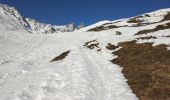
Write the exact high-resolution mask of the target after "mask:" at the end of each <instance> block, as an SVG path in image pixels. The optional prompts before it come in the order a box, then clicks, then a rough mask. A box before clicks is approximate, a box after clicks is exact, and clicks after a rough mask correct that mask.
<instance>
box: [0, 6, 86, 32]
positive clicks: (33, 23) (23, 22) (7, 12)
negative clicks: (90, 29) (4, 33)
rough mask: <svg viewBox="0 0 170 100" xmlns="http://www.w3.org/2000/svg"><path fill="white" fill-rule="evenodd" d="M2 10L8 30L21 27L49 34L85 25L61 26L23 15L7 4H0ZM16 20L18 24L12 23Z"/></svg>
mask: <svg viewBox="0 0 170 100" xmlns="http://www.w3.org/2000/svg"><path fill="white" fill-rule="evenodd" d="M0 10H1V11H0V13H1V14H0V17H1V22H3V23H6V26H7V28H6V30H18V29H21V30H26V31H28V32H31V33H44V34H49V33H58V32H72V31H74V30H77V29H80V28H83V27H84V26H82V24H80V25H81V27H80V25H78V26H76V25H75V24H74V23H71V24H68V25H60V26H58V25H51V24H46V23H41V22H39V21H37V20H35V19H32V18H25V17H23V16H22V15H21V14H20V13H19V11H18V10H17V9H16V8H15V7H12V6H8V5H5V4H0ZM2 18H3V19H2ZM14 22H15V24H16V23H17V25H15V24H11V23H14ZM10 24H11V25H10ZM19 24H20V25H19ZM2 27H4V26H1V27H0V28H1V29H3V28H2Z"/></svg>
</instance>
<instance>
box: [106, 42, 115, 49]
mask: <svg viewBox="0 0 170 100" xmlns="http://www.w3.org/2000/svg"><path fill="white" fill-rule="evenodd" d="M106 48H107V49H108V50H115V49H116V48H118V46H115V45H112V44H111V43H108V44H107V46H106Z"/></svg>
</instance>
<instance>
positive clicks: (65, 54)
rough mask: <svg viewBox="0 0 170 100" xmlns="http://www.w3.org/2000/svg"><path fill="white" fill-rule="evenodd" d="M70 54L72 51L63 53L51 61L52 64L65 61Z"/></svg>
mask: <svg viewBox="0 0 170 100" xmlns="http://www.w3.org/2000/svg"><path fill="white" fill-rule="evenodd" d="M69 53H70V51H66V52H63V53H62V54H60V55H59V56H57V57H55V58H54V59H53V60H51V62H54V61H59V60H63V59H64V58H65V57H66V56H67V55H68V54H69Z"/></svg>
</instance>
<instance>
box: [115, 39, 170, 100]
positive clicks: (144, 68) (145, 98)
mask: <svg viewBox="0 0 170 100" xmlns="http://www.w3.org/2000/svg"><path fill="white" fill-rule="evenodd" d="M119 46H121V47H122V48H121V49H120V50H118V51H116V52H114V54H116V55H118V58H116V59H113V60H112V62H113V63H114V64H118V65H120V66H121V67H123V73H124V75H125V77H126V79H128V84H129V85H130V87H131V88H132V90H133V91H134V93H135V94H136V95H137V96H138V97H139V98H140V100H170V51H168V50H167V48H166V47H167V46H166V45H163V44H162V45H158V46H155V47H153V46H152V44H151V43H144V44H137V43H136V42H135V41H132V42H124V43H120V44H119Z"/></svg>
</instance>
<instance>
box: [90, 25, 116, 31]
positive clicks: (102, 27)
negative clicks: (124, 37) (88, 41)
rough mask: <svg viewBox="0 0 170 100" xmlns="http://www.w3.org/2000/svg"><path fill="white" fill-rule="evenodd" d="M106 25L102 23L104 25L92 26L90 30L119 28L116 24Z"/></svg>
mask: <svg viewBox="0 0 170 100" xmlns="http://www.w3.org/2000/svg"><path fill="white" fill-rule="evenodd" d="M104 26H105V25H102V26H98V27H95V28H92V29H90V30H88V31H94V32H98V31H102V30H107V29H112V28H118V26H115V25H109V26H107V27H104Z"/></svg>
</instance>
